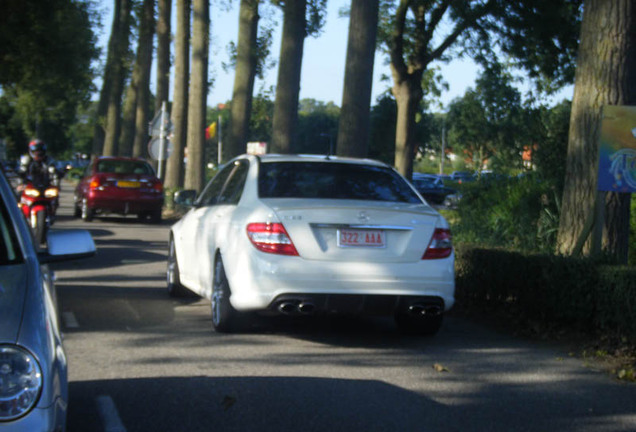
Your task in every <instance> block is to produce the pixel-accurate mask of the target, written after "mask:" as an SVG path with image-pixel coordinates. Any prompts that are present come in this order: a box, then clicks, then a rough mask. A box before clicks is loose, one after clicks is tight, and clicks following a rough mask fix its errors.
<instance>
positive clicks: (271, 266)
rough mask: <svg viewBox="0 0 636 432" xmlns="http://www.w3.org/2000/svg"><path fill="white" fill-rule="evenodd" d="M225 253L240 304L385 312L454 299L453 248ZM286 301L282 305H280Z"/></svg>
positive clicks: (444, 305) (264, 307) (445, 305)
mask: <svg viewBox="0 0 636 432" xmlns="http://www.w3.org/2000/svg"><path fill="white" fill-rule="evenodd" d="M234 258H236V259H232V258H230V257H224V263H225V266H226V268H225V270H226V274H227V277H228V282H229V284H230V288H231V291H232V295H231V298H230V301H231V303H232V306H234V308H236V309H237V310H274V311H276V310H277V311H279V312H283V309H284V308H288V310H290V311H291V310H292V306H287V303H292V304H293V305H295V306H294V307H296V308H298V307H299V306H300V304H301V303H303V301H304V302H305V304H311V306H310V307H309V308H308V310H311V312H321V311H324V312H346V313H357V312H360V313H371V314H386V313H389V312H391V311H393V312H395V311H397V310H400V309H403V308H405V307H406V308H407V307H409V306H410V305H412V304H416V305H420V304H421V305H423V307H429V306H431V307H433V306H436V305H437V306H438V307H440V308H441V309H442V311H447V310H449V309H450V308H451V307H452V306H453V304H454V302H455V299H454V293H455V272H454V262H455V259H454V258H455V257H454V254H451V256H449V257H448V258H444V259H438V260H429V261H427V260H422V261H417V262H411V263H366V262H357V263H352V262H346V263H345V262H333V261H311V262H308V261H306V260H303V259H302V258H299V257H288V256H274V255H271V254H265V253H260V252H259V253H256V254H255V253H250V254H244V255H243V254H239V256H235V257H234ZM281 305H282V306H281Z"/></svg>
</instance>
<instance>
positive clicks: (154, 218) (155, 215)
mask: <svg viewBox="0 0 636 432" xmlns="http://www.w3.org/2000/svg"><path fill="white" fill-rule="evenodd" d="M150 223H153V224H160V223H161V209H159V210H153V211H152V212H151V213H150Z"/></svg>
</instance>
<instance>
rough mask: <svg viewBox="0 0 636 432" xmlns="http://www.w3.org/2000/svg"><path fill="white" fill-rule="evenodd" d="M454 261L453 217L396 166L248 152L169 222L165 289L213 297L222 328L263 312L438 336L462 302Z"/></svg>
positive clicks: (214, 311) (214, 313)
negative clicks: (386, 323) (354, 317)
mask: <svg viewBox="0 0 636 432" xmlns="http://www.w3.org/2000/svg"><path fill="white" fill-rule="evenodd" d="M191 196H192V193H182V194H180V195H179V197H181V198H183V200H184V201H185V200H187V199H188V198H189V197H191ZM177 201H180V200H179V199H178V200H177ZM177 204H182V203H179V202H177ZM454 260H455V255H454V251H453V246H452V242H451V233H450V229H449V225H448V223H447V221H446V220H445V219H444V217H442V216H441V215H440V214H439V213H438V212H437V211H436V210H435V209H433V208H432V207H431V206H430V205H429V204H427V203H426V202H424V201H423V200H422V199H421V198H420V196H418V194H417V193H415V190H414V189H413V187H412V186H411V184H409V182H408V181H406V179H404V177H402V176H401V175H400V174H399V173H398V172H397V171H395V170H394V169H393V168H391V167H390V166H388V165H386V164H383V163H381V162H376V161H371V160H359V159H348V158H338V157H330V156H329V157H325V156H293V155H262V156H253V155H244V156H240V157H237V158H235V159H233V160H232V161H230V163H228V164H227V165H225V166H224V168H222V169H221V170H220V171H219V173H218V174H217V175H216V176H215V177H214V178H213V179H212V180H211V181H210V182H209V183H208V185H207V186H206V187H205V189H204V190H203V192H202V193H201V194H200V195H199V196H198V197H197V199H196V200H195V201H194V204H193V206H192V208H191V209H190V210H189V211H188V213H187V214H185V216H184V217H183V218H182V219H181V220H179V221H178V222H177V223H176V224H174V225H173V226H172V228H171V230H170V241H169V253H168V266H167V284H168V292H169V294H170V295H173V296H179V295H184V294H187V292H188V290H190V291H193V292H195V293H197V294H199V295H201V296H203V297H207V298H209V299H210V300H211V309H212V321H213V325H214V327H215V328H216V330H217V331H222V332H223V331H233V330H235V329H236V328H237V327H240V325H241V321H244V319H245V318H246V317H247V315H246V314H245V313H246V312H253V311H256V312H262V313H272V314H286V315H312V314H350V313H354V314H373V315H392V316H394V317H395V320H396V323H397V325H398V326H399V327H400V328H401V329H403V330H404V331H406V332H410V333H419V334H434V333H436V332H437V331H438V329H439V328H440V326H441V324H442V317H443V314H444V312H445V311H447V310H449V309H450V308H451V307H452V306H453V303H454V301H455V300H454V291H455V279H454Z"/></svg>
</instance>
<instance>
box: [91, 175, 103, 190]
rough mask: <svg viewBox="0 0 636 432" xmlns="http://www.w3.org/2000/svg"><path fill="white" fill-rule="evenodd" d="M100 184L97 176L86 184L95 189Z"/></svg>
mask: <svg viewBox="0 0 636 432" xmlns="http://www.w3.org/2000/svg"><path fill="white" fill-rule="evenodd" d="M101 185H102V182H100V181H99V177H95V178H93V179H92V180H91V182H90V183H89V184H88V187H89V188H91V189H97V188H98V187H100V186H101Z"/></svg>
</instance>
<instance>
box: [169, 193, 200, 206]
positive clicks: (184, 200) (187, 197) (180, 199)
mask: <svg viewBox="0 0 636 432" xmlns="http://www.w3.org/2000/svg"><path fill="white" fill-rule="evenodd" d="M196 197H197V191H195V190H194V189H185V190H180V191H177V192H175V193H174V203H175V204H176V205H180V206H184V207H192V206H193V205H194V200H195V199H196Z"/></svg>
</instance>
